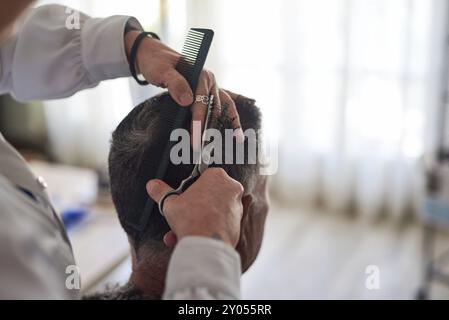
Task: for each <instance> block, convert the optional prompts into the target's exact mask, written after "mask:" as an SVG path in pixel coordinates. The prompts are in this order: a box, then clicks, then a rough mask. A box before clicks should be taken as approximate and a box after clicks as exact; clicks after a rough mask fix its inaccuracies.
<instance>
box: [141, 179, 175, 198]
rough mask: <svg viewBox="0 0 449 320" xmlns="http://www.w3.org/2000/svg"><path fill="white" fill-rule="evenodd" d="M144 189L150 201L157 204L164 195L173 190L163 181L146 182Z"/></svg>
mask: <svg viewBox="0 0 449 320" xmlns="http://www.w3.org/2000/svg"><path fill="white" fill-rule="evenodd" d="M146 188H147V192H148V194H149V195H150V197H151V199H153V200H154V201H156V202H159V200H160V199H161V198H162V197H163V196H164V194H166V193H167V192H170V191H172V190H173V188H171V187H170V186H169V185H168V184H166V183H165V182H164V181H162V180H158V179H154V180H150V181H148V183H147V185H146Z"/></svg>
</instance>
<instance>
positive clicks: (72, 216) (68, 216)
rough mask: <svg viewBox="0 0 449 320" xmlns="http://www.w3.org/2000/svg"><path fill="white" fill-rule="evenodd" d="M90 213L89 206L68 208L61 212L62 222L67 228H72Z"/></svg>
mask: <svg viewBox="0 0 449 320" xmlns="http://www.w3.org/2000/svg"><path fill="white" fill-rule="evenodd" d="M87 215H88V210H87V208H82V207H80V208H72V209H66V210H63V211H62V212H61V219H62V223H63V224H64V226H65V228H66V229H67V230H70V229H72V228H73V227H75V226H76V225H78V224H79V223H81V222H82V221H83V220H84V219H86V217H87Z"/></svg>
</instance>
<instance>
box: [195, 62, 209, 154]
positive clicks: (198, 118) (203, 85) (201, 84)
mask: <svg viewBox="0 0 449 320" xmlns="http://www.w3.org/2000/svg"><path fill="white" fill-rule="evenodd" d="M213 81H214V79H213V75H212V74H211V73H210V72H208V71H205V70H203V71H202V72H201V75H200V78H199V80H198V86H197V89H196V92H195V97H197V96H209V95H210V92H211V89H212V85H213V83H212V82H213ZM191 111H192V128H191V132H192V141H191V142H192V147H193V150H194V151H198V150H199V149H200V148H201V133H202V131H203V130H202V129H203V125H204V119H205V117H206V112H207V106H206V105H205V104H204V103H203V102H201V101H196V99H195V101H194V103H193V105H192V107H191Z"/></svg>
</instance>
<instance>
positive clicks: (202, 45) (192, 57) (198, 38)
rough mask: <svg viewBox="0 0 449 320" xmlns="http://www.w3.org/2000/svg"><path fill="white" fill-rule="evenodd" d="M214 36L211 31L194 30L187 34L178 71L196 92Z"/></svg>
mask: <svg viewBox="0 0 449 320" xmlns="http://www.w3.org/2000/svg"><path fill="white" fill-rule="evenodd" d="M213 36H214V32H213V31H212V30H209V29H196V28H193V29H190V30H189V32H188V33H187V37H186V41H185V42H184V46H183V48H182V55H181V59H180V60H179V62H178V64H177V66H176V69H177V70H178V71H179V73H180V74H181V75H183V76H184V78H186V79H187V82H188V83H189V85H190V88H191V89H192V91H194V92H195V91H196V85H197V83H198V78H199V75H200V72H201V70H202V69H203V66H204V63H205V61H206V57H207V53H208V51H209V47H210V44H211V42H212V38H213Z"/></svg>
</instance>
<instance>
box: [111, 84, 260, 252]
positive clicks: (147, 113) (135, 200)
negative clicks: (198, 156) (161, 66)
mask: <svg viewBox="0 0 449 320" xmlns="http://www.w3.org/2000/svg"><path fill="white" fill-rule="evenodd" d="M235 104H236V107H237V111H238V113H239V115H240V122H241V124H242V129H243V130H244V131H245V130H247V129H254V131H255V132H256V133H257V132H258V130H259V129H260V127H261V115H260V111H259V109H258V108H257V107H256V106H255V104H254V100H251V99H248V98H244V97H242V96H240V97H239V98H237V99H236V101H235ZM177 108H180V107H179V106H177V105H175V104H173V102H172V100H171V99H170V98H169V96H168V94H167V93H163V94H161V95H158V96H155V97H153V98H151V99H148V100H146V101H144V102H142V103H141V104H139V105H138V106H137V107H135V108H134V109H133V110H132V111H131V112H130V113H129V114H128V115H127V116H126V117H125V118H124V119H123V120H122V122H121V123H120V124H119V125H118V126H117V128H116V130H115V131H114V133H113V134H112V141H111V148H110V152H109V175H110V183H111V194H112V199H113V202H114V205H115V207H116V210H117V213H118V216H119V220H120V223H121V224H122V226H123V228H124V229H125V231H126V232H127V234H128V235H129V236H130V240H131V241H132V243H133V246H134V247H135V249H137V247H139V246H140V245H141V244H142V243H145V242H147V241H149V240H150V239H153V240H156V241H161V240H162V237H163V236H164V234H165V233H166V232H167V231H169V227H168V225H167V223H166V221H165V219H164V218H163V217H162V215H160V214H159V211H158V208H157V207H155V208H154V209H153V212H151V216H150V219H149V222H148V225H147V226H146V230H145V233H144V236H143V237H142V236H141V235H137V234H134V231H133V229H132V228H130V226H129V225H127V223H126V217H129V216H130V215H133V214H136V213H142V212H143V210H144V207H145V203H146V201H147V199H148V195H147V192H146V188H145V185H146V183H147V182H148V181H149V180H151V179H154V178H155V176H156V171H157V169H158V167H159V165H160V162H161V157H162V156H161V155H162V154H163V152H164V149H165V147H166V145H167V143H168V141H169V140H170V134H171V132H172V129H175V128H173V127H172V124H173V117H174V115H175V114H176V109H177ZM190 123H191V118H188V119H186V121H185V123H182V124H181V125H180V128H182V129H186V130H189V131H190ZM231 124H232V121H231V119H230V118H229V116H228V114H227V112H226V108H225V109H223V112H222V113H221V115H220V117H219V118H218V119H214V121H213V127H214V128H216V129H218V130H219V131H220V132H224V130H225V129H232V125H231ZM223 136H224V135H223ZM233 145H234V148H235V141H234V143H233ZM224 146H225V143H223V148H224ZM246 149H247V148H246V146H245V150H246ZM190 151H191V150H190ZM223 154H224V153H223ZM214 166H220V167H222V168H223V169H224V170H225V171H226V172H227V173H228V175H230V176H231V177H232V178H234V179H235V180H237V181H239V182H240V183H241V184H242V185H243V187H244V189H245V192H251V188H252V187H253V183H254V179H255V176H256V174H257V170H258V163H257V162H256V163H255V164H249V163H248V157H247V155H245V157H244V161H243V164H235V162H233V164H220V165H214ZM193 167H194V165H193V164H177V165H175V164H173V163H172V162H170V164H169V165H168V168H167V171H166V174H165V176H164V178H163V180H164V181H165V182H166V183H167V184H169V185H170V186H171V187H172V188H177V187H178V185H179V184H180V183H181V181H182V180H183V179H185V178H186V177H187V176H189V175H190V173H191V172H192V169H193Z"/></svg>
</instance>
